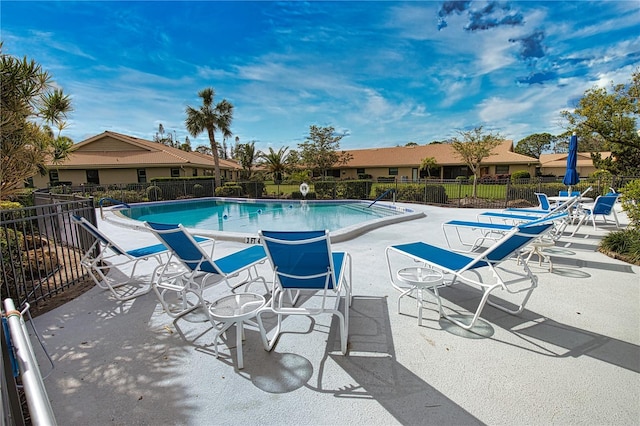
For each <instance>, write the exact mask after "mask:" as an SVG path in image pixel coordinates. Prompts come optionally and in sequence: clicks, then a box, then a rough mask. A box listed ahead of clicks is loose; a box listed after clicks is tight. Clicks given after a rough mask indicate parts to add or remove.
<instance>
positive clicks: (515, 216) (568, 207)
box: [476, 197, 579, 225]
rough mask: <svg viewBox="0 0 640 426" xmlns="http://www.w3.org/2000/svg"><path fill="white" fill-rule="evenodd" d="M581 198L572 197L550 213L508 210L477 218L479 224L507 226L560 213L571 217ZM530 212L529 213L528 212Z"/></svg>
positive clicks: (489, 213)
mask: <svg viewBox="0 0 640 426" xmlns="http://www.w3.org/2000/svg"><path fill="white" fill-rule="evenodd" d="M578 201H579V197H571V198H570V199H568V200H566V201H564V202H563V203H562V204H560V205H559V206H558V207H556V208H553V209H551V210H549V211H537V209H536V211H535V212H534V211H533V210H534V209H506V210H503V211H501V212H482V213H479V214H478V215H477V216H476V218H477V219H478V221H479V222H482V221H489V222H490V223H495V222H498V223H501V224H507V225H517V224H519V223H524V222H530V221H531V220H536V219H543V218H545V217H549V216H552V215H555V214H558V213H563V212H567V213H569V215H570V216H571V212H572V211H573V208H574V206H575V205H576V204H577V203H578ZM526 210H529V211H526Z"/></svg>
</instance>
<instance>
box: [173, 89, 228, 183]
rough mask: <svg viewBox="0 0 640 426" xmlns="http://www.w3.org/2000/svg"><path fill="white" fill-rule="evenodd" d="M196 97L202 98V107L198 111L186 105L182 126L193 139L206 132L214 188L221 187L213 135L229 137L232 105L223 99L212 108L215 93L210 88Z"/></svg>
mask: <svg viewBox="0 0 640 426" xmlns="http://www.w3.org/2000/svg"><path fill="white" fill-rule="evenodd" d="M198 96H199V97H200V98H202V105H201V106H200V108H198V109H196V108H193V107H190V106H188V105H187V108H186V113H187V118H186V119H185V121H184V124H185V127H186V128H187V132H189V134H191V136H193V137H194V138H195V137H197V136H198V135H199V134H200V133H202V132H204V131H205V130H206V131H207V135H208V136H209V142H210V143H211V152H212V154H213V162H214V166H215V180H216V187H219V186H220V185H221V181H220V158H219V155H218V145H217V144H216V138H215V133H216V131H219V132H221V133H222V137H223V138H228V137H230V136H231V130H230V127H231V121H232V120H233V105H231V103H230V102H229V101H227V100H226V99H223V100H222V101H220V102H218V104H216V105H215V106H214V104H213V97H214V96H215V91H214V90H213V88H212V87H207V88H206V89H202V90H201V91H199V92H198Z"/></svg>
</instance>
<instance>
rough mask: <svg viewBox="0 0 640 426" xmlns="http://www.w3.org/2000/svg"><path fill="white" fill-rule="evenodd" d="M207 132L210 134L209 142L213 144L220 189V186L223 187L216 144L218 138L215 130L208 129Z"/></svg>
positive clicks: (217, 185)
mask: <svg viewBox="0 0 640 426" xmlns="http://www.w3.org/2000/svg"><path fill="white" fill-rule="evenodd" d="M207 132H208V133H209V142H210V143H211V151H212V154H213V164H214V177H215V181H216V188H219V187H220V186H222V182H221V180H220V158H219V157H218V145H217V144H216V138H215V135H214V133H213V129H207Z"/></svg>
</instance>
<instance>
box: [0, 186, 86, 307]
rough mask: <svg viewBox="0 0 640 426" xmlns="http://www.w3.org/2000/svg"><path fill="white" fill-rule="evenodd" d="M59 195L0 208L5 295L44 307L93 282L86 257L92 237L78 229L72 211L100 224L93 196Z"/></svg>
mask: <svg viewBox="0 0 640 426" xmlns="http://www.w3.org/2000/svg"><path fill="white" fill-rule="evenodd" d="M56 197H57V196H50V195H48V194H38V196H37V197H36V198H35V203H36V205H35V206H32V207H25V208H21V209H10V210H0V281H1V283H2V285H1V286H0V299H5V298H11V299H13V300H15V301H16V303H17V304H18V306H22V305H24V304H25V303H29V304H30V305H31V306H32V307H34V308H38V307H39V306H40V305H42V304H43V302H45V301H46V300H47V299H49V298H51V297H52V296H53V295H55V294H58V293H60V292H62V291H64V289H66V288H68V287H70V286H73V285H76V284H82V283H85V282H86V281H87V279H88V276H87V275H86V274H85V272H84V271H83V269H82V266H81V265H80V258H81V256H82V254H84V252H85V251H86V250H87V249H88V248H89V247H90V246H91V243H92V241H89V240H88V239H87V238H86V236H84V235H82V234H79V233H78V232H77V229H76V227H75V225H73V223H72V221H71V215H72V214H78V215H81V216H84V217H87V218H90V220H92V221H93V222H94V223H95V221H96V218H95V209H94V207H93V200H91V199H72V200H69V201H66V200H65V199H64V198H65V197H63V198H62V199H59V198H56ZM52 201H53V202H52ZM42 203H48V204H42Z"/></svg>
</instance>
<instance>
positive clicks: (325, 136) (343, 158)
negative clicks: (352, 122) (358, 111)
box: [298, 125, 352, 178]
mask: <svg viewBox="0 0 640 426" xmlns="http://www.w3.org/2000/svg"><path fill="white" fill-rule="evenodd" d="M342 138H343V135H336V133H335V129H334V128H333V127H331V126H328V127H318V126H316V125H311V126H309V136H307V139H306V140H305V142H303V143H301V144H298V147H299V148H300V157H301V159H302V162H303V163H304V164H305V165H306V166H308V167H311V168H312V169H314V170H316V171H318V172H320V173H321V174H322V176H323V177H325V178H326V177H327V171H328V170H329V169H330V168H332V167H334V166H335V165H336V164H338V165H340V164H346V163H347V162H348V161H349V160H350V159H351V158H352V155H351V154H349V153H348V152H345V151H342V152H338V150H339V149H340V140H342Z"/></svg>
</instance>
